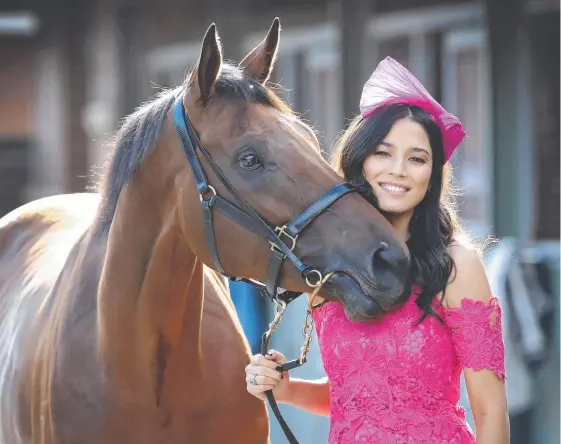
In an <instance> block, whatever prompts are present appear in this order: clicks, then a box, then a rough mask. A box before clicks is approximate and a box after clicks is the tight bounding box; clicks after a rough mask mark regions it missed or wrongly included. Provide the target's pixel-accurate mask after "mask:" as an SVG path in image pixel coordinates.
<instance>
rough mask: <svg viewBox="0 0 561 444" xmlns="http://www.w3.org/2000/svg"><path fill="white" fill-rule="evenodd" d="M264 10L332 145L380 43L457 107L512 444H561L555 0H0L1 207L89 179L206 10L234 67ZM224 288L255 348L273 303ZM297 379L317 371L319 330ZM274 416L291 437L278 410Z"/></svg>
mask: <svg viewBox="0 0 561 444" xmlns="http://www.w3.org/2000/svg"><path fill="white" fill-rule="evenodd" d="M275 16H279V17H280V19H281V24H282V27H283V31H282V35H281V44H280V53H279V59H278V62H277V65H276V69H275V71H274V73H273V78H272V81H274V82H278V83H279V84H280V85H282V87H283V89H282V90H281V91H282V95H283V96H284V98H285V99H286V100H287V101H288V102H289V104H290V105H291V106H292V107H293V108H294V109H295V110H297V111H298V112H300V113H302V115H303V117H304V118H305V119H306V120H307V121H308V122H310V123H311V124H312V125H313V126H314V127H315V128H316V129H317V130H318V131H319V133H320V138H321V142H322V144H323V149H324V150H325V152H326V153H329V152H330V148H331V144H332V142H333V141H334V139H335V138H336V136H337V134H338V133H339V132H340V131H341V130H342V129H343V128H344V127H345V124H346V122H347V121H348V119H350V118H351V117H353V116H354V115H355V114H356V113H358V103H359V97H360V92H361V90H362V86H363V84H364V82H365V81H366V79H367V78H368V77H369V76H370V74H371V73H372V71H373V70H374V69H375V67H376V65H377V64H378V62H379V61H380V60H382V59H383V58H384V57H386V56H388V55H389V56H392V57H393V58H395V59H397V60H398V61H400V62H401V63H402V64H404V65H405V66H407V67H408V68H409V69H411V70H412V71H413V72H414V73H415V74H416V75H417V76H418V77H419V78H420V79H421V80H422V81H423V82H424V84H425V85H426V87H427V89H428V90H429V91H430V92H431V93H432V94H433V95H434V97H435V98H437V99H438V100H439V101H441V103H443V105H444V106H445V107H446V108H447V109H448V110H449V111H451V112H453V113H455V114H456V115H458V116H459V117H460V118H461V119H462V121H463V123H464V126H465V128H466V130H467V133H468V135H469V137H468V138H467V139H466V141H465V142H464V146H463V147H462V148H461V149H459V150H457V151H456V154H455V155H454V157H453V160H452V162H453V165H454V173H455V178H456V181H457V184H458V185H459V186H460V187H461V189H462V190H463V193H462V195H461V197H460V209H461V216H462V217H463V218H464V221H465V222H466V225H467V227H468V228H469V229H470V230H471V231H472V232H473V233H475V234H477V235H488V234H492V235H495V236H497V237H499V238H500V240H501V242H500V243H498V244H496V245H495V246H494V247H493V249H492V250H489V252H488V253H487V254H486V256H485V264H486V268H487V273H488V275H489V278H490V280H491V282H492V285H493V290H494V292H495V293H496V295H497V296H498V297H500V299H501V304H502V305H503V311H504V318H505V319H504V322H503V323H504V330H505V342H506V345H507V357H506V360H507V373H508V378H509V379H508V382H507V388H508V396H509V404H510V414H511V425H512V430H513V436H512V442H513V443H525V444H527V443H538V444H550V443H551V444H553V443H559V442H560V439H559V417H560V415H559V393H560V388H559V308H560V307H559V227H560V218H559V217H560V205H559V203H560V196H559V166H560V158H559V153H560V139H559V123H560V116H559V103H560V93H559V85H560V76H559V66H560V60H559V58H560V47H559V41H560V34H559V23H560V16H559V2H558V1H557V0H510V1H509V0H503V1H500V0H486V1H469V0H424V1H423V0H283V1H271V0H207V1H204V2H200V1H194V0H158V1H151V0H35V1H27V2H24V1H12V0H0V217H1V216H2V215H4V214H6V213H7V212H9V211H10V210H12V209H13V208H15V207H17V206H19V205H22V204H24V203H25V202H28V201H29V200H32V199H36V198H39V197H42V196H46V195H51V194H57V193H64V192H77V191H84V190H86V189H88V187H90V186H91V185H92V184H93V183H94V182H95V180H96V175H95V169H94V166H96V165H97V166H99V165H101V163H102V160H103V157H102V156H103V153H104V151H103V147H104V144H106V142H107V140H108V137H110V136H111V135H112V133H113V132H114V130H115V128H116V126H117V125H118V122H119V120H120V119H121V118H122V117H123V116H125V115H126V114H128V113H130V112H131V111H133V110H134V108H135V107H136V106H138V105H139V104H140V103H141V102H143V101H145V100H148V99H150V98H151V97H153V96H154V94H155V93H156V92H157V91H158V90H159V88H160V87H168V86H174V85H177V84H178V83H180V82H181V81H182V79H183V76H184V74H185V70H186V69H187V68H189V67H191V66H193V64H194V62H195V61H196V59H197V57H198V55H199V50H200V43H201V40H202V37H203V34H204V32H205V30H206V29H207V27H208V25H209V24H210V23H211V22H216V24H217V26H218V31H219V33H220V36H221V38H222V43H223V46H224V53H225V57H226V58H227V59H232V60H236V61H239V60H241V58H242V57H243V56H244V55H245V54H246V53H247V52H248V51H249V50H250V49H251V48H252V47H253V46H254V45H256V44H257V43H258V42H259V41H260V40H261V39H262V38H263V37H264V36H265V33H266V31H267V30H268V28H269V26H270V24H271V21H272V19H273V18H274V17H275ZM232 294H233V297H234V299H235V303H236V306H237V308H238V312H239V315H240V318H241V320H242V323H243V325H244V329H245V332H246V335H247V337H248V339H249V341H250V343H251V345H252V347H253V349H254V350H255V351H256V350H258V348H259V343H260V335H261V333H262V332H263V331H264V330H265V328H266V325H267V323H268V322H269V320H270V318H271V315H272V308H271V306H270V305H269V303H268V302H267V301H264V300H263V299H261V298H260V297H259V296H258V295H257V294H256V293H255V291H254V290H253V289H251V288H249V287H247V286H246V285H245V284H232ZM304 310H305V307H304V301H303V300H302V301H297V302H295V303H294V305H291V307H290V309H289V310H288V313H287V315H286V318H285V320H284V321H283V322H282V323H281V326H280V328H279V330H278V331H277V333H276V335H275V336H274V347H275V348H277V349H279V350H281V351H282V352H284V353H285V354H286V355H288V356H289V357H290V358H292V357H296V356H297V355H298V353H299V348H300V345H301V341H302V337H301V333H300V331H301V324H302V322H303V317H304ZM294 373H295V375H296V376H299V377H314V378H315V377H321V376H323V375H324V372H323V368H322V365H321V361H320V358H319V353H318V350H317V345H316V344H315V342H314V346H313V349H312V351H311V353H310V360H309V362H308V363H307V364H306V365H305V366H303V367H302V368H300V369H298V370H297V371H295V372H294ZM462 403H463V404H464V405H466V407H468V404H467V397H466V395H465V392H464V393H463V397H462ZM281 409H282V411H283V414H284V415H285V417H286V419H287V421H288V422H289V424H290V425H291V427H292V428H293V430H294V431H295V433H296V435H297V437H298V438H299V439H300V440H301V442H304V443H321V442H326V439H327V432H328V420H327V419H326V418H320V417H314V416H311V415H307V414H303V413H301V412H299V411H296V410H294V409H292V408H290V407H285V406H282V407H281ZM468 412H469V407H468ZM470 421H471V419H470ZM271 427H272V442H273V444H280V443H284V442H285V440H284V438H283V437H282V436H281V432H280V429H279V427H278V426H277V424H276V421H275V419H274V417H273V418H272V420H271Z"/></svg>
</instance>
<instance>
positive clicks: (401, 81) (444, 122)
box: [360, 57, 466, 163]
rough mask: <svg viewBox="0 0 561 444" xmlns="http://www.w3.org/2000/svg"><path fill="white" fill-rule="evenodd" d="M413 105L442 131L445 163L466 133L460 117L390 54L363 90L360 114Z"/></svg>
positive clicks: (368, 114) (370, 113) (367, 115)
mask: <svg viewBox="0 0 561 444" xmlns="http://www.w3.org/2000/svg"><path fill="white" fill-rule="evenodd" d="M395 103H405V104H409V105H415V106H418V107H419V108H421V109H423V110H424V111H426V112H427V113H429V114H430V115H431V116H432V117H433V119H434V120H435V122H436V123H437V124H438V126H439V127H440V130H441V131H442V139H443V143H444V163H446V162H448V160H449V159H450V157H451V156H452V153H453V152H454V150H455V149H456V147H457V146H458V145H459V144H460V143H461V142H462V140H463V138H464V137H465V135H466V133H465V132H464V129H463V127H462V123H461V122H460V119H458V118H457V117H456V116H454V115H453V114H451V113H449V112H447V111H446V110H445V109H444V108H443V107H442V106H441V105H440V104H439V103H438V102H437V101H436V100H434V99H433V98H432V96H431V95H430V94H429V92H428V91H427V90H426V89H425V87H424V86H423V85H422V83H421V82H420V81H419V80H418V79H417V78H416V77H415V76H414V75H413V74H411V73H410V72H409V71H408V70H407V69H406V68H405V67H403V66H402V65H400V64H399V63H398V62H396V61H395V60H394V59H392V58H391V57H386V58H385V59H384V60H382V61H381V62H380V64H379V65H378V67H377V68H376V70H375V71H374V72H373V73H372V76H370V78H369V79H368V81H367V82H366V84H365V85H364V88H363V89H362V96H361V97H360V113H361V115H362V117H363V118H364V119H366V118H368V117H369V116H371V115H372V114H373V113H374V112H375V111H376V110H377V109H379V108H380V107H382V106H386V105H392V104H395Z"/></svg>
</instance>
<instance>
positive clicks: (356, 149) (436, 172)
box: [332, 104, 460, 322]
mask: <svg viewBox="0 0 561 444" xmlns="http://www.w3.org/2000/svg"><path fill="white" fill-rule="evenodd" d="M404 118H408V119H411V120H412V121H414V122H417V123H418V124H420V125H421V126H422V127H423V128H424V129H425V131H426V133H427V135H428V138H429V142H430V146H431V149H432V157H433V164H432V165H433V166H432V174H431V178H430V182H429V188H428V191H427V193H426V195H425V197H424V199H423V200H422V202H421V203H420V204H419V205H418V206H417V207H416V208H415V211H414V214H413V218H412V219H411V223H410V226H409V233H410V237H409V240H408V241H407V246H408V248H409V251H410V253H411V280H412V282H414V283H415V284H417V285H418V286H419V287H420V291H421V293H420V294H419V295H418V296H417V300H416V303H417V306H418V307H419V308H420V309H421V310H422V311H423V315H422V316H421V318H420V320H419V322H422V321H423V320H424V319H425V318H426V317H427V316H428V315H431V316H434V317H435V318H437V319H439V320H440V321H442V319H441V318H440V316H439V315H438V313H436V311H434V309H433V299H434V297H435V296H436V295H438V294H439V293H440V292H442V294H443V297H444V292H445V290H446V285H447V283H448V280H449V279H450V276H451V274H452V272H453V270H454V267H455V265H454V261H453V259H452V257H451V256H450V254H449V252H448V247H449V246H450V244H451V243H452V242H453V240H454V239H455V238H456V236H457V235H459V234H460V225H459V222H458V218H457V216H456V211H455V207H454V201H453V199H452V197H453V196H452V193H451V188H450V183H449V182H450V178H451V177H450V174H449V167H448V165H447V164H446V165H444V148H443V144H442V133H441V131H440V128H439V127H438V125H437V124H436V122H435V121H434V120H433V118H432V117H431V115H430V114H428V113H427V112H425V111H423V110H422V109H421V108H419V107H416V106H410V105H404V104H394V105H388V106H386V107H384V108H380V109H379V110H378V111H377V112H376V113H375V114H373V115H372V116H370V117H368V118H366V119H363V118H362V116H360V115H358V116H357V117H356V118H355V119H354V120H353V121H352V122H351V123H350V125H349V127H348V128H347V130H346V131H345V132H344V133H343V134H342V136H341V137H340V139H339V141H338V142H337V144H336V147H335V149H334V152H333V157H332V166H333V167H334V168H335V170H336V171H337V172H338V173H339V174H340V175H342V176H343V177H344V178H345V179H346V180H347V181H349V182H351V183H352V184H353V185H355V186H357V187H358V188H359V189H360V191H361V193H362V195H363V196H365V197H366V198H367V199H368V200H369V201H370V202H372V203H373V204H374V205H376V206H377V203H376V196H375V195H374V193H373V190H372V187H371V186H370V184H369V183H368V182H367V181H366V178H365V177H364V173H363V163H364V160H365V159H366V157H367V156H368V155H369V154H371V153H372V152H374V151H375V150H376V148H377V147H378V146H379V145H380V143H381V142H382V141H383V140H384V138H385V137H386V136H387V134H388V133H389V132H390V130H391V128H392V126H393V125H394V123H395V122H397V121H398V120H400V119H404Z"/></svg>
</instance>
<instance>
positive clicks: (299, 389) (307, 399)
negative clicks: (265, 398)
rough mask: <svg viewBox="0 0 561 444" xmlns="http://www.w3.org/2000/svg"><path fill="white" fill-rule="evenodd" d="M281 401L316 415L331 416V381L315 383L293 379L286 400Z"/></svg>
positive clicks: (323, 379) (325, 379)
mask: <svg viewBox="0 0 561 444" xmlns="http://www.w3.org/2000/svg"><path fill="white" fill-rule="evenodd" d="M279 401H280V402H282V403H284V404H288V405H291V406H293V407H297V408H299V409H302V410H306V411H307V412H310V413H314V414H316V415H322V416H329V414H330V410H331V409H330V407H329V381H328V380H327V377H325V378H322V379H317V380H314V381H305V380H303V379H291V380H290V384H289V386H288V390H287V393H286V399H281V400H279Z"/></svg>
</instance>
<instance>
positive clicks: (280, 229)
mask: <svg viewBox="0 0 561 444" xmlns="http://www.w3.org/2000/svg"><path fill="white" fill-rule="evenodd" d="M275 233H277V236H278V238H279V239H280V241H281V242H282V239H281V236H282V235H283V234H284V235H285V236H286V237H288V238H289V239H290V241H291V242H292V246H291V247H290V251H294V249H295V248H296V240H297V239H298V235H296V236H294V237H292V236H291V235H290V234H288V233H287V232H286V225H283V226H282V227H277V228H275ZM269 244H270V245H271V250H274V249H275V248H276V249H277V250H279V248H278V247H277V244H275V243H274V242H273V241H269ZM279 251H281V250H279Z"/></svg>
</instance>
